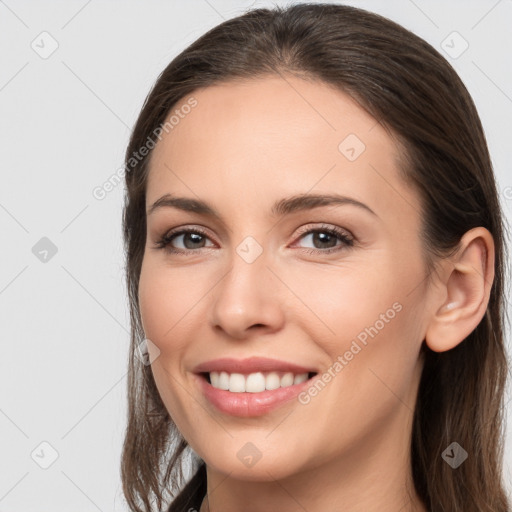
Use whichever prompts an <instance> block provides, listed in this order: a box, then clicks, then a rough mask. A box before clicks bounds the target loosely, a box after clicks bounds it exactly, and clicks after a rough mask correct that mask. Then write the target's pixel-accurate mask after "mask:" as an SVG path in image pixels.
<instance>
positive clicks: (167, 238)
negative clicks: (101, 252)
mask: <svg viewBox="0 0 512 512" xmlns="http://www.w3.org/2000/svg"><path fill="white" fill-rule="evenodd" d="M189 233H195V234H198V235H201V236H203V237H205V238H209V237H208V234H207V233H206V232H205V231H203V230H202V229H199V228H189V229H180V230H177V231H171V232H169V233H166V234H165V235H164V236H162V237H161V238H160V240H158V241H157V242H156V244H155V248H157V249H165V250H166V251H168V252H169V253H171V254H184V255H192V254H193V253H195V252H197V251H198V250H199V249H205V248H204V247H200V248H199V249H185V250H184V249H176V248H174V247H172V246H170V243H171V242H172V240H173V239H174V238H176V237H178V236H180V235H184V234H189ZM311 233H328V234H329V235H334V236H336V237H337V238H338V240H340V241H341V242H342V244H341V245H338V246H336V247H330V248H327V249H303V250H304V251H306V252H307V253H308V254H318V253H322V254H330V253H333V252H338V251H341V250H343V249H347V248H350V247H353V245H354V239H353V238H352V237H350V236H348V235H347V234H346V233H345V232H344V231H341V230H340V229H338V228H335V227H330V226H323V225H322V226H320V227H318V228H315V229H307V228H306V229H305V230H303V231H302V232H301V233H300V234H299V238H302V237H303V236H304V235H309V234H311ZM206 249H208V247H206Z"/></svg>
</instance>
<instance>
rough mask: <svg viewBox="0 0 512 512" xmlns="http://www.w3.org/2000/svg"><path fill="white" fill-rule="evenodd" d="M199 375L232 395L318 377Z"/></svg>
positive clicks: (215, 373)
mask: <svg viewBox="0 0 512 512" xmlns="http://www.w3.org/2000/svg"><path fill="white" fill-rule="evenodd" d="M199 375H200V376H201V377H202V378H203V379H205V380H206V382H208V384H210V385H211V386H212V387H214V388H215V389H219V390H225V391H230V392H232V393H261V392H263V391H272V390H275V389H279V388H286V387H290V386H294V385H296V384H301V383H303V382H305V381H307V380H310V379H312V378H313V377H314V376H316V375H318V373H317V372H309V373H293V372H282V371H280V372H278V371H271V372H254V373H250V374H242V373H228V372H223V371H221V372H201V373H199Z"/></svg>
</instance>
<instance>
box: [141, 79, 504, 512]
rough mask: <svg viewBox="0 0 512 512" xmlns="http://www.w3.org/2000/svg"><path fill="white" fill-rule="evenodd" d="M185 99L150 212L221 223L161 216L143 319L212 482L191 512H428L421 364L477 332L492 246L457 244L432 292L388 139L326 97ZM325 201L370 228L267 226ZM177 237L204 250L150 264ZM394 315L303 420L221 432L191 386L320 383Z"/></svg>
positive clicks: (162, 158) (212, 93) (159, 158)
mask: <svg viewBox="0 0 512 512" xmlns="http://www.w3.org/2000/svg"><path fill="white" fill-rule="evenodd" d="M284 78H286V79H284ZM193 96H194V97H195V98H196V99H197V101H198V105H197V107H196V108H194V109H192V111H191V112H190V113H189V114H188V115H187V116H185V117H184V118H183V119H181V120H180V122H179V124H177V125H176V126H175V127H174V128H173V129H172V130H171V131H170V132H169V133H168V134H166V135H164V137H163V138H162V140H161V141H160V142H158V144H157V145H156V147H155V149H154V151H153V154H152V156H151V165H150V173H149V178H148V187H147V195H146V205H147V208H148V210H149V207H150V206H151V205H152V204H153V203H154V201H156V200H157V199H158V198H160V197H161V196H162V195H164V194H166V193H172V194H176V195H179V196H185V197H191V198H195V199H202V200H204V201H207V202H208V203H210V204H211V205H212V206H213V207H214V208H215V209H216V210H217V211H218V212H219V214H220V215H221V218H222V221H219V220H217V219H214V218H211V217H208V216H205V215H202V214H198V213H191V212H184V211H180V210H178V209H176V208H172V207H163V208H159V209H156V210H155V211H153V212H152V213H151V214H149V215H148V217H147V240H146V247H145V254H144V260H143V264H142V270H141V276H140V287H139V301H140V308H141V316H142V320H143V326H144V330H145V334H146V337H147V338H148V339H150V340H151V341H152V342H153V343H154V345H155V347H157V348H158V350H156V349H155V348H154V347H153V349H152V350H153V352H154V356H155V360H154V362H153V363H152V371H153V375H154V378H155V382H156V384H157V387H158V390H159V393H160V394H161V397H162V399H163V402H164V404H165V406H166V408H167V410H168V411H169V413H170V415H171V417H172V419H173V420H174V421H175V423H176V424H177V426H178V428H179V430H180V432H181V433H182V435H183V436H184V438H185V439H186V440H187V441H188V443H189V444H190V445H191V447H192V448H193V449H194V451H195V452H196V453H197V454H198V455H199V456H200V457H201V458H202V459H203V460H204V461H205V462H206V465H207V482H208V500H207V501H208V502H207V501H206V500H205V501H204V502H203V506H202V507H201V512H204V511H206V510H211V511H220V510H222V511H223V512H235V511H236V512H238V511H240V510H245V511H248V512H262V511H267V510H269V504H271V508H272V509H273V510H280V511H282V512H292V511H294V512H295V511H304V510H308V511H311V512H312V511H318V510H343V511H344V512H356V511H357V512H362V511H365V512H368V511H379V512H388V511H389V512H396V511H398V510H401V511H409V510H410V511H426V508H424V506H423V505H422V504H421V503H420V501H419V499H418V497H417V495H416V493H415V491H414V487H413V485H412V477H411V472H410V463H411V462H410V454H409V441H410V435H411V429H412V416H413V411H414V407H415V400H416V394H417V389H418V384H419V379H420V376H421V371H422V368H423V360H422V358H421V357H420V348H421V345H422V343H423V342H425V343H427V344H428V346H429V347H430V348H431V349H432V350H435V351H444V350H449V349H450V348H453V347H454V346H456V345H457V344H458V343H460V342H461V341H462V340H464V338H465V337H466V336H467V335H468V334H469V333H470V332H471V331H472V330H473V329H474V328H475V327H476V326H477V325H478V323H479V322H480V320H481V318H482V317H483V315H484V313H485V310H486V307H487V303H488V299H489V293H490V286H491V283H492V280H493V277H494V274H493V268H494V248H493V240H492V236H491V235H490V233H489V232H488V231H487V230H485V229H483V228H476V229H474V230H471V231H470V232H468V233H466V235H465V236H464V238H463V239H462V240H461V245H460V250H459V251H458V252H457V253H456V254H455V255H454V256H453V257H451V258H450V259H446V260H441V261H440V262H438V267H437V270H436V272H434V273H433V274H432V275H430V279H426V277H427V269H426V266H425V259H424V252H423V251H424V249H423V247H422V242H421V238H420V221H421V215H422V214H421V207H420V197H419V195H418V193H417V191H416V190H414V189H412V188H410V187H409V186H408V185H407V184H406V183H405V182H404V181H403V180H402V179H401V177H400V176H399V174H398V163H397V162H398V157H399V149H398V147H397V145H396V144H395V142H394V139H393V138H392V137H391V136H390V134H389V132H388V131H386V130H385V129H384V128H383V126H382V125H380V124H379V123H377V121H376V120H375V119H374V118H372V117H371V116H370V115H369V114H368V113H366V112H365V111H364V110H362V109H361V108H360V106H359V105H358V104H357V103H355V102H354V101H353V100H351V99H350V97H349V96H347V95H346V94H344V93H342V92H340V91H338V90H335V89H333V88H331V87H329V86H327V85H325V84H323V83H321V82H313V81H305V80H303V79H300V78H296V77H293V76H286V77H279V76H277V77H275V76H267V77H261V78H258V79H253V80H248V81H244V82H228V83H224V84H222V85H216V86H212V87H208V88H205V89H201V90H198V91H195V92H194V94H193ZM185 102H186V98H185V99H184V100H183V101H182V102H180V103H179V104H178V105H176V107H175V108H179V107H180V105H182V104H184V103H185ZM349 134H355V135H356V136H357V137H358V138H359V139H360V140H361V141H363V143H364V144H365V146H366V148H365V150H364V151H363V152H362V153H361V154H360V156H358V158H356V159H355V160H354V161H350V160H349V159H347V158H346V156H345V155H344V154H342V152H340V150H339V149H338V146H339V144H340V142H342V141H343V140H344V139H345V138H346V137H347V135H349ZM332 192H336V193H338V194H342V195H345V196H348V197H351V198H354V199H356V200H358V201H361V202H363V203H364V204H366V205H367V206H368V207H369V208H371V210H373V212H374V213H375V215H372V214H371V213H369V212H367V211H365V210H364V209H363V208H358V207H356V206H354V205H341V206H338V205H336V206H332V205H331V206H323V207H318V208H315V209H310V210H306V211H300V212H294V213H289V214H287V215H284V216H272V215H271V213H270V208H271V206H272V204H273V203H274V201H276V200H279V199H282V198H285V197H289V196H292V195H300V194H304V193H332ZM323 225H326V226H328V227H336V226H337V227H339V228H340V229H342V230H343V231H344V232H345V233H347V234H350V235H351V236H352V237H353V238H354V239H355V240H354V244H353V246H347V245H345V244H344V243H343V241H342V240H339V239H337V238H336V237H335V236H334V238H333V237H331V239H327V240H328V243H327V244H326V242H325V238H323V239H317V240H316V241H315V239H314V237H313V234H312V233H311V231H310V230H311V229H321V227H322V226H323ZM177 227H184V228H185V227H187V228H190V227H202V228H203V229H204V230H206V232H207V236H206V238H202V239H199V242H198V241H197V239H196V240H194V239H191V238H190V236H178V237H177V238H175V239H174V241H173V243H172V245H173V246H174V247H175V248H177V249H181V250H183V251H188V254H173V253H170V252H168V251H167V250H166V249H165V248H163V249H162V248H155V244H156V243H157V242H158V240H159V239H160V238H161V237H162V236H163V235H165V234H166V233H168V232H169V231H170V230H171V229H173V228H177ZM304 228H307V229H304ZM301 229H304V231H300V230H301ZM248 236H251V237H253V238H254V239H255V240H256V241H257V243H258V244H259V246H260V247H261V249H262V250H263V252H262V253H261V255H260V256H259V257H258V258H256V259H255V261H253V262H252V263H248V262H247V261H246V260H244V259H243V258H242V257H240V256H239V254H238V253H237V247H238V246H239V245H240V244H241V243H242V241H243V240H244V239H245V238H246V237H248ZM324 236H325V235H324ZM329 240H331V241H330V242H329ZM322 241H323V242H324V243H323V245H322ZM185 243H186V244H187V245H184V244H185ZM194 244H195V245H194ZM326 248H337V249H339V250H338V251H337V252H332V253H330V254H327V253H325V251H326ZM308 250H310V251H313V253H308V252H307V251H308ZM395 303H399V304H400V306H401V310H400V312H397V313H396V315H395V316H394V318H393V319H392V320H389V321H388V322H385V325H384V327H383V328H382V329H380V330H379V331H378V334H377V335H375V336H374V337H373V338H370V337H369V338H368V341H367V344H366V345H363V344H361V343H359V345H360V346H361V347H362V349H361V350H360V351H359V352H358V353H357V354H356V355H354V356H353V358H352V359H351V360H350V361H348V364H346V366H344V367H343V369H342V370H341V371H338V372H337V373H335V377H333V378H332V379H331V380H330V382H329V383H328V384H327V385H325V386H324V387H323V389H322V390H321V391H320V392H319V393H318V394H317V395H316V396H314V397H311V400H310V402H309V403H307V404H301V403H299V402H298V401H297V399H294V400H291V401H289V402H287V403H286V404H284V405H283V406H281V407H279V408H278V409H276V410H274V411H272V412H270V413H268V414H266V415H264V416H260V417H256V418H239V417H234V416H229V415H226V414H223V413H221V412H219V411H218V410H216V409H215V408H214V406H213V405H212V404H210V403H209V402H208V401H207V399H206V398H205V397H204V396H203V395H202V393H201V391H200V389H199V388H198V386H197V383H196V379H195V377H194V375H193V373H192V369H193V368H194V366H196V365H197V364H199V363H201V362H204V361H206V360H210V359H215V358H218V357H235V358H245V357H250V356H253V355H257V356H267V357H272V358H277V359H282V360H285V361H290V362H294V363H298V364H302V365H306V366H313V367H315V368H318V371H319V376H321V375H322V374H323V372H326V371H328V369H329V368H331V369H332V367H333V364H334V362H335V361H336V360H337V358H338V356H342V357H343V355H344V354H345V352H346V351H347V350H349V349H350V347H351V343H352V342H353V340H354V339H356V338H357V336H358V334H360V333H361V332H362V331H364V329H365V328H366V327H369V326H374V325H375V324H376V321H377V320H379V319H380V318H381V315H382V314H385V313H386V311H387V310H389V309H390V308H392V305H393V304H395ZM150 350H151V349H150ZM319 376H317V377H319ZM247 442H251V443H253V444H254V445H255V446H256V447H257V449H258V450H259V452H261V459H260V460H259V461H258V462H257V463H256V464H255V465H253V466H252V467H246V466H245V465H244V464H242V463H241V462H240V460H239V458H238V457H237V452H238V451H239V450H240V449H241V448H242V447H243V446H244V445H245V444H246V443H247Z"/></svg>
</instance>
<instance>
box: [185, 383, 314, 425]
mask: <svg viewBox="0 0 512 512" xmlns="http://www.w3.org/2000/svg"><path fill="white" fill-rule="evenodd" d="M195 376H196V377H197V378H198V379H199V385H200V387H201V390H202V392H203V393H204V395H205V396H206V398H207V399H208V400H209V401H210V402H211V403H212V404H213V405H214V406H215V407H216V408H217V409H218V410H219V411H221V412H223V413H225V414H230V415H232V416H240V417H243V418H250V417H254V416H262V415H264V414H266V413H268V412H270V411H273V410H274V409H277V408H278V407H280V406H281V405H283V404H285V403H286V402H288V401H289V400H292V399H293V398H295V397H296V396H297V395H298V394H299V393H300V392H301V391H302V390H304V389H306V388H307V387H309V386H310V385H311V381H312V380H313V379H314V378H315V377H316V375H314V376H313V377H311V379H308V380H306V381H304V382H301V383H300V384H294V385H293V386H287V387H284V388H277V389H273V390H266V391H261V392H260V393H247V392H245V393H233V392H231V391H226V390H224V389H217V388H214V387H213V386H212V385H211V384H210V383H209V382H208V381H207V380H206V378H205V377H203V376H202V375H198V374H195Z"/></svg>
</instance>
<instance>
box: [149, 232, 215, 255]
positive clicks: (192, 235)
mask: <svg viewBox="0 0 512 512" xmlns="http://www.w3.org/2000/svg"><path fill="white" fill-rule="evenodd" d="M176 240H180V241H181V244H182V245H183V246H184V247H174V246H173V244H174V243H176ZM206 240H209V238H208V237H207V235H206V232H205V231H203V230H202V229H199V228H194V229H180V230H176V231H171V232H169V233H166V234H165V235H164V236H163V237H161V238H160V240H158V241H157V242H156V244H155V246H156V247H157V248H158V249H166V250H167V251H168V252H170V253H179V254H187V253H188V254H191V253H192V252H194V250H196V249H203V248H205V246H204V243H205V241H206Z"/></svg>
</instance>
